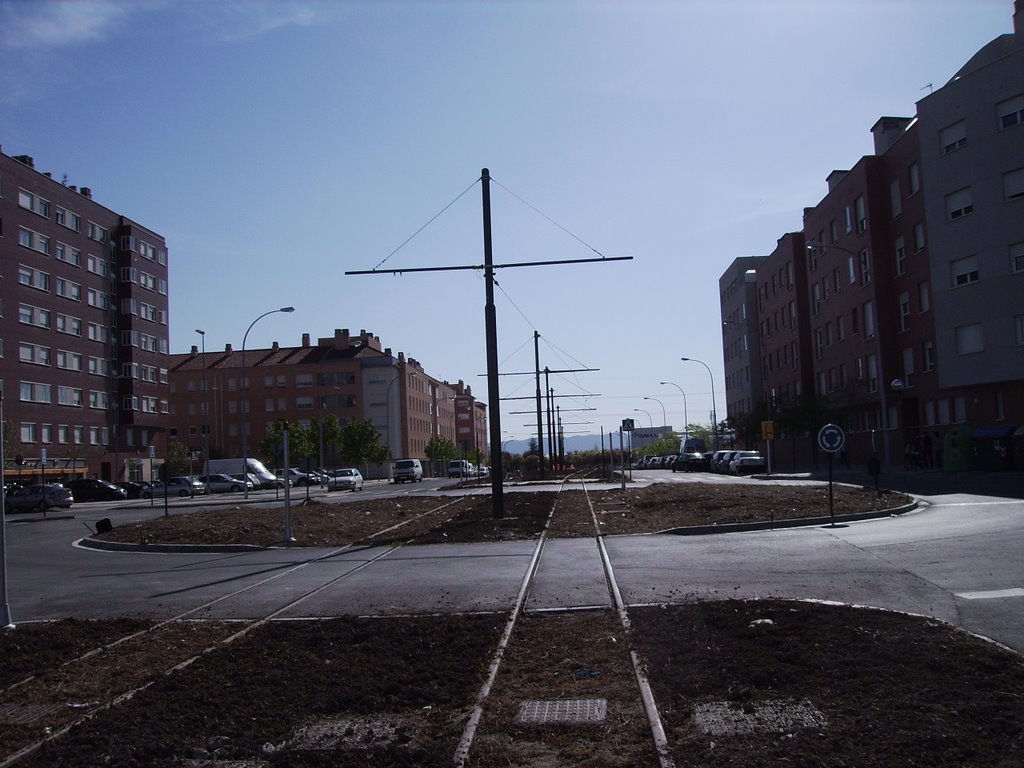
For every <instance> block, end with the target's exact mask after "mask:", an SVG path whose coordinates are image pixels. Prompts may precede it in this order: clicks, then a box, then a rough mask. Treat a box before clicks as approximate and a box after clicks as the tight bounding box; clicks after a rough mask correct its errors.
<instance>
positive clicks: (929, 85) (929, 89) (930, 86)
mask: <svg viewBox="0 0 1024 768" xmlns="http://www.w3.org/2000/svg"><path fill="white" fill-rule="evenodd" d="M924 88H927V89H928V93H931V92H932V90H933V88H932V84H931V83H928V84H927V85H925V87H924ZM924 88H922V89H921V90H922V91H923V90H924Z"/></svg>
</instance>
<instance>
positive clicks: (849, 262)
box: [846, 254, 857, 285]
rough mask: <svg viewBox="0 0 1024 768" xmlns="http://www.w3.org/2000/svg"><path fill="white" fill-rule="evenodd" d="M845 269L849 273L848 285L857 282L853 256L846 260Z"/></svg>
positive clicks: (855, 263)
mask: <svg viewBox="0 0 1024 768" xmlns="http://www.w3.org/2000/svg"><path fill="white" fill-rule="evenodd" d="M846 269H847V271H848V272H849V273H850V285H853V284H854V283H856V282H857V260H856V258H855V257H854V256H853V254H850V255H849V256H848V257H847V258H846Z"/></svg>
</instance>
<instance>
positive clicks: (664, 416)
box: [644, 397, 668, 427]
mask: <svg viewBox="0 0 1024 768" xmlns="http://www.w3.org/2000/svg"><path fill="white" fill-rule="evenodd" d="M644 400H653V401H654V402H656V403H657V404H658V405H660V406H661V426H663V427H667V426H668V415H667V414H666V413H665V404H664V403H663V402H661V400H659V399H658V398H656V397H645V398H644Z"/></svg>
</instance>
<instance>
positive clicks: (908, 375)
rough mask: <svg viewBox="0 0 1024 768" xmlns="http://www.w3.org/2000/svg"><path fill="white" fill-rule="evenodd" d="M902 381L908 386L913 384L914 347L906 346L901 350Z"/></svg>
mask: <svg viewBox="0 0 1024 768" xmlns="http://www.w3.org/2000/svg"><path fill="white" fill-rule="evenodd" d="M903 383H904V385H906V386H908V387H912V386H914V348H913V347H907V348H906V349H904V350H903Z"/></svg>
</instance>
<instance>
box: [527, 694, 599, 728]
mask: <svg viewBox="0 0 1024 768" xmlns="http://www.w3.org/2000/svg"><path fill="white" fill-rule="evenodd" d="M607 710H608V700H607V699H558V700H556V701H524V702H523V703H522V704H520V705H519V716H518V717H517V718H516V721H517V722H520V723H526V724H548V723H576V724H585V725H600V724H601V723H603V722H604V717H605V713H606V712H607Z"/></svg>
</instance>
